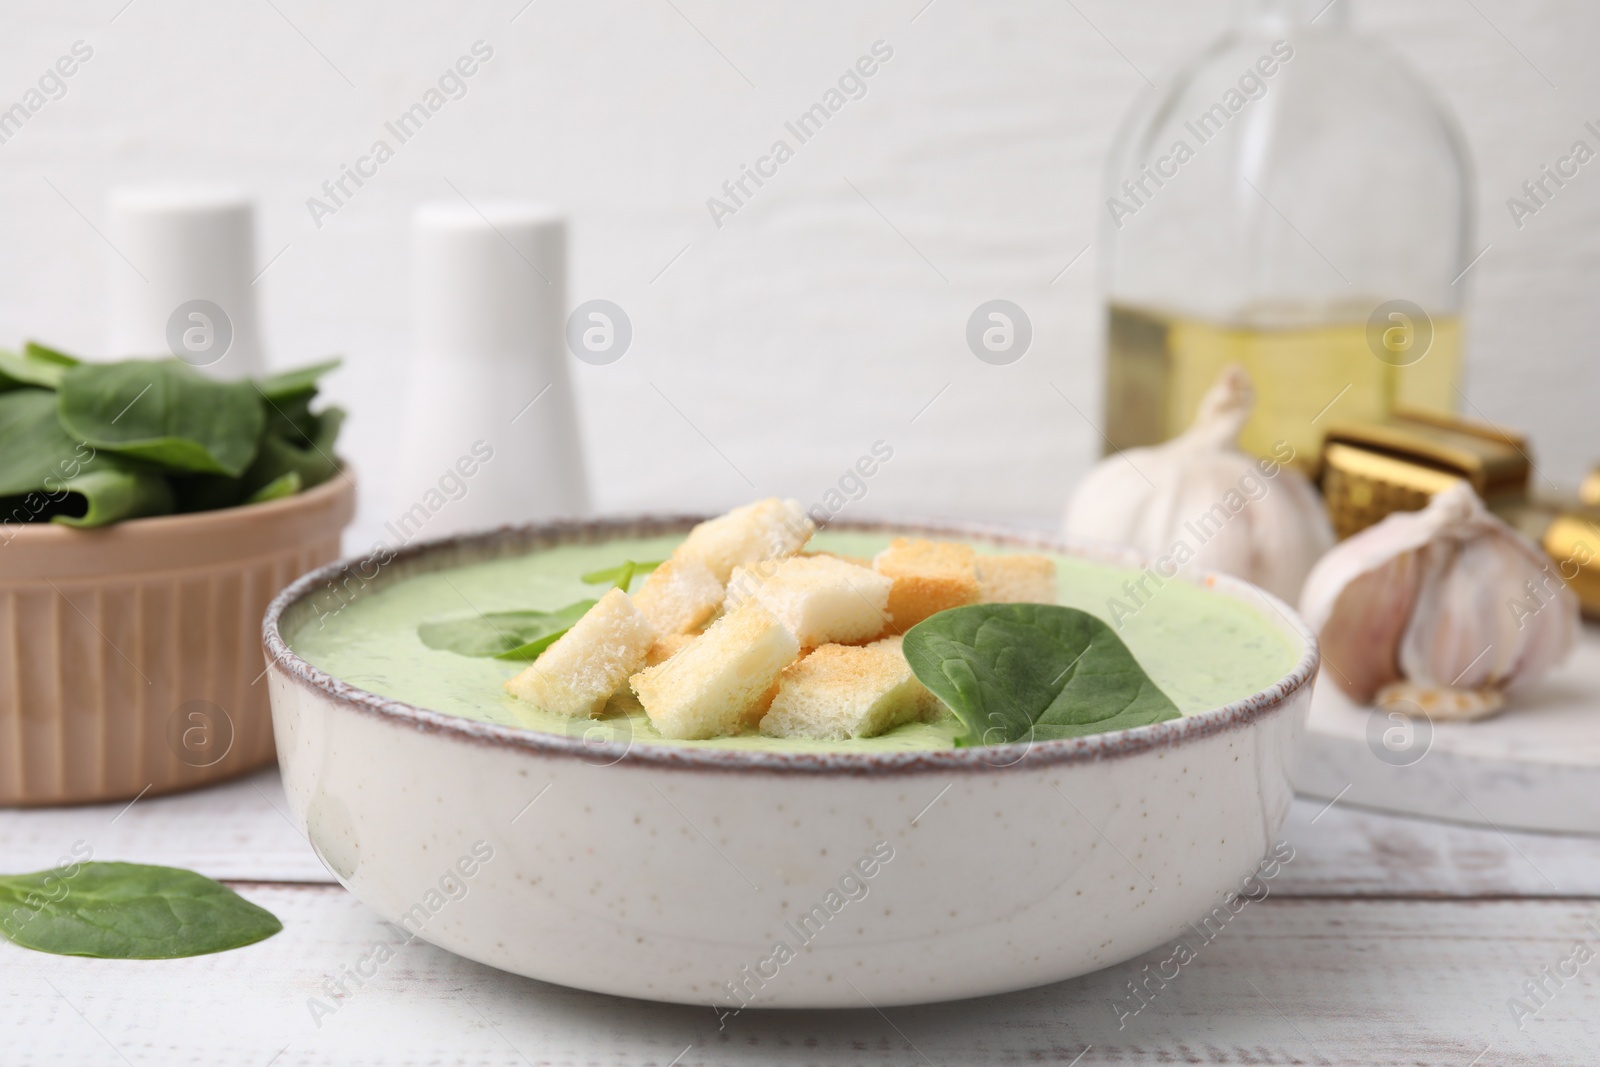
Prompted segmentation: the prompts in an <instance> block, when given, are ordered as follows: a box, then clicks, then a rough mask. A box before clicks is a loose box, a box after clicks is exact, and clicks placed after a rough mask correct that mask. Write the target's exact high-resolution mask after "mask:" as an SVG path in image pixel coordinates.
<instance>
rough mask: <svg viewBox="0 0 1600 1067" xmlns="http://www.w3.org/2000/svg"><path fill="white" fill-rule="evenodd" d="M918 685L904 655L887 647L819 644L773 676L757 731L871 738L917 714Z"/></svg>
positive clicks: (827, 737) (832, 738)
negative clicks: (774, 687) (774, 690)
mask: <svg viewBox="0 0 1600 1067" xmlns="http://www.w3.org/2000/svg"><path fill="white" fill-rule="evenodd" d="M917 687H918V683H917V680H916V678H915V677H913V676H912V674H911V668H909V667H907V666H906V662H905V659H904V657H901V656H897V655H895V654H894V653H893V652H892V651H890V650H887V649H880V648H860V647H853V646H850V645H823V646H822V647H821V648H819V649H817V650H816V651H815V652H813V653H811V655H809V656H807V657H806V658H805V659H803V660H801V661H800V662H798V663H796V664H794V665H793V666H791V667H789V668H788V669H787V670H785V671H784V672H783V673H782V674H781V675H779V676H778V695H777V696H776V697H774V698H773V701H772V707H771V709H769V710H768V711H767V714H766V715H765V716H764V717H763V718H762V720H761V732H762V733H763V734H765V735H767V736H768V737H810V738H816V739H817V740H830V741H843V740H845V739H846V738H849V737H875V736H877V735H878V734H881V733H883V732H884V731H885V730H889V729H892V728H894V727H896V726H899V725H900V724H901V723H905V722H911V721H913V720H915V719H916V718H917V717H918V715H919V714H920V710H921V709H920V707H919V705H918V703H917Z"/></svg>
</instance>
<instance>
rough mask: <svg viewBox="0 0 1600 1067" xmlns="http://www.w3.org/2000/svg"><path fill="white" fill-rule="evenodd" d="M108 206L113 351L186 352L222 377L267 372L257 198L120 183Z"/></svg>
mask: <svg viewBox="0 0 1600 1067" xmlns="http://www.w3.org/2000/svg"><path fill="white" fill-rule="evenodd" d="M109 207H110V213H109V215H110V217H109V221H108V225H107V230H108V237H109V240H110V243H111V245H112V247H113V248H114V249H115V254H114V255H112V256H111V260H110V266H109V269H110V272H111V329H110V338H109V352H110V354H111V355H112V356H113V357H124V356H149V357H160V356H177V357H178V358H179V359H181V360H183V361H184V362H185V363H188V364H189V365H190V366H193V367H195V368H197V369H199V370H200V371H202V372H203V373H206V374H210V375H212V376H214V377H218V378H243V377H247V376H253V375H254V376H259V375H260V374H262V373H263V372H264V370H265V363H264V361H263V359H262V353H261V338H260V334H259V332H258V330H257V325H256V295H255V287H254V284H253V282H254V281H255V278H256V277H257V274H258V272H259V270H260V266H259V265H258V264H257V263H256V242H255V209H254V206H253V205H252V204H251V202H250V198H249V197H248V196H246V195H245V194H243V193H241V192H237V191H234V190H228V189H208V188H179V187H170V188H148V189H117V190H114V191H113V192H112V194H111V197H110V204H109Z"/></svg>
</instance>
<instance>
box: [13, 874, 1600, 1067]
mask: <svg viewBox="0 0 1600 1067" xmlns="http://www.w3.org/2000/svg"><path fill="white" fill-rule="evenodd" d="M240 888H241V890H242V891H243V892H244V893H245V894H246V895H247V896H249V897H250V898H251V899H253V900H255V901H256V902H258V903H260V904H262V905H263V906H265V907H267V908H270V909H271V910H272V911H274V912H275V913H277V914H278V915H279V916H280V917H281V918H282V919H283V921H284V927H285V928H284V931H283V933H281V934H279V935H277V936H276V937H273V938H271V939H270V940H268V941H265V942H262V943H261V944H258V945H255V946H251V947H249V948H245V949H241V950H238V951H235V952H229V953H223V954H220V955H216V956H208V957H200V958H197V959H191V960H176V961H165V962H109V961H104V960H83V959H74V958H67V957H55V956H44V955H39V954H34V953H29V952H26V951H25V950H23V949H18V948H15V947H13V946H9V945H0V1004H4V1005H5V1007H4V1015H5V1018H6V1021H7V1023H8V1025H7V1031H8V1033H7V1037H6V1040H5V1045H4V1051H0V1060H3V1061H4V1062H5V1063H7V1064H26V1065H34V1064H39V1065H45V1064H58V1063H71V1064H81V1065H84V1067H93V1065H100V1064H106V1065H112V1067H115V1065H126V1064H134V1065H139V1067H143V1065H145V1064H151V1065H157V1064H159V1065H172V1064H189V1063H195V1064H201V1063H204V1064H213V1063H227V1064H241V1065H259V1067H266V1065H268V1064H274V1065H275V1067H291V1065H297V1064H305V1065H311V1064H341V1065H357V1064H362V1065H364V1064H387V1065H395V1067H399V1065H422V1064H446V1063H448V1064H484V1065H500V1064H505V1065H514V1064H524V1063H528V1064H591V1063H593V1064H618V1065H656V1067H665V1065H667V1064H676V1065H677V1067H689V1065H692V1064H719V1065H720V1064H818V1063H841V1064H855V1063H860V1064H869V1063H870V1064H880V1063H881V1064H919V1065H920V1064H937V1065H940V1067H943V1065H946V1064H949V1065H972V1064H983V1063H1059V1064H1071V1063H1074V1062H1077V1063H1080V1064H1084V1065H1088V1064H1102V1063H1205V1064H1329V1063H1333V1064H1346V1063H1361V1064H1457V1065H1460V1067H1467V1065H1468V1064H1473V1063H1476V1064H1479V1065H1482V1067H1488V1065H1491V1064H1561V1065H1571V1064H1578V1063H1588V1062H1593V1059H1592V1050H1593V1049H1595V1048H1597V1047H1600V983H1596V982H1595V981H1594V980H1593V976H1592V975H1590V974H1588V973H1587V972H1585V971H1580V972H1579V975H1578V977H1577V978H1576V979H1574V980H1570V981H1567V982H1566V983H1565V985H1564V986H1563V987H1561V988H1559V989H1557V988H1554V987H1552V992H1553V995H1552V996H1551V997H1550V998H1549V1002H1548V1004H1547V1005H1546V1006H1545V1007H1544V1009H1543V1010H1542V1011H1541V1012H1540V1013H1539V1014H1538V1016H1537V1017H1536V1018H1534V1019H1532V1020H1530V1021H1528V1022H1527V1025H1526V1029H1525V1030H1521V1031H1519V1029H1518V1028H1517V1026H1516V1025H1515V1022H1514V1020H1513V1018H1512V1016H1511V1014H1510V1012H1509V1010H1508V1008H1507V1002H1508V1000H1509V999H1510V998H1511V997H1513V996H1517V995H1519V994H1520V993H1521V990H1520V988H1519V987H1520V984H1521V983H1522V981H1523V980H1524V978H1526V977H1528V976H1530V975H1537V974H1538V973H1539V969H1540V968H1541V967H1542V966H1546V965H1548V966H1550V967H1552V968H1554V967H1556V966H1557V964H1558V961H1560V960H1561V959H1563V958H1564V957H1566V956H1568V955H1569V954H1570V953H1571V950H1572V946H1573V944H1574V943H1575V942H1576V941H1578V940H1579V939H1583V940H1585V941H1587V942H1588V943H1590V944H1594V943H1597V942H1600V936H1597V935H1595V934H1594V933H1593V932H1592V931H1591V930H1590V928H1589V927H1587V926H1586V925H1585V922H1586V921H1594V920H1596V919H1600V909H1597V908H1596V907H1595V906H1594V905H1593V904H1591V903H1588V902H1571V901H1553V900H1532V901H1393V900H1372V901H1334V900H1307V899H1300V900H1284V901H1280V900H1276V899H1271V898H1269V899H1268V900H1266V901H1264V902H1262V903H1260V904H1253V905H1250V906H1249V907H1247V908H1246V909H1245V910H1244V911H1243V912H1241V913H1240V915H1239V916H1238V917H1237V918H1236V919H1235V920H1233V922H1232V923H1230V924H1229V926H1227V927H1226V928H1225V929H1223V931H1222V932H1221V933H1220V934H1218V935H1217V936H1216V938H1215V940H1213V941H1212V942H1211V943H1209V944H1204V943H1201V942H1199V941H1198V940H1196V941H1194V943H1193V948H1194V951H1195V958H1194V959H1193V960H1192V961H1191V962H1189V963H1187V964H1186V965H1184V966H1182V967H1181V968H1180V969H1178V971H1177V976H1176V977H1175V978H1173V979H1172V980H1171V981H1170V982H1167V983H1166V984H1165V986H1164V987H1156V986H1152V988H1153V989H1154V990H1155V992H1154V995H1153V996H1152V997H1151V998H1150V1000H1149V1003H1148V1005H1147V1006H1145V1007H1143V1008H1142V1009H1141V1010H1139V1011H1138V1012H1137V1013H1131V1008H1132V1006H1133V1005H1134V1002H1133V1001H1131V1000H1129V999H1127V994H1126V983H1128V982H1129V981H1130V980H1133V979H1136V978H1139V977H1140V974H1141V968H1142V967H1143V966H1144V965H1145V964H1150V965H1152V966H1153V967H1159V965H1160V961H1161V960H1163V959H1165V958H1167V957H1168V956H1170V955H1171V950H1169V949H1162V950H1158V951H1156V952H1153V953H1151V954H1149V955H1147V956H1146V957H1144V958H1143V959H1141V960H1139V961H1135V962H1133V963H1128V964H1124V965H1122V966H1119V967H1114V968H1111V969H1109V970H1107V971H1103V972H1101V973H1099V974H1095V975H1090V976H1087V977H1085V978H1081V979H1076V980H1074V981H1070V982H1064V983H1060V984H1057V985H1053V986H1047V987H1044V988H1041V989H1035V990H1029V991H1026V992H1021V993H1014V994H1010V995H1006V996H998V997H988V998H983V999H979V1000H971V1001H963V1002H958V1003H954V1004H946V1005H933V1006H927V1007H918V1008H891V1009H887V1010H885V1011H883V1012H879V1011H877V1010H875V1009H873V1008H872V1007H870V1006H868V1005H865V1004H863V1006H862V1008H861V1010H859V1011H828V1012H754V1011H751V1012H745V1013H743V1014H742V1015H739V1016H737V1017H733V1018H729V1019H727V1020H725V1024H726V1025H725V1027H724V1028H723V1029H720V1030H719V1028H718V1025H719V1020H718V1018H717V1016H716V1015H715V1013H714V1012H713V1011H712V1010H711V1009H710V1008H709V1007H707V1008H694V1007H676V1006H667V1005H656V1004H647V1003H643V1002H638V1001H625V1000H619V999H616V998H611V997H605V996H599V995H595V994H589V993H582V992H577V991H573V990H566V989H562V988H559V987H557V986H552V985H546V984H544V983H541V982H536V981H532V980H529V979H523V978H518V977H515V976H512V975H508V974H505V973H502V972H498V971H495V970H492V969H490V968H487V967H483V966H480V965H477V964H474V963H470V962H467V961H465V960H462V959H459V958H457V957H454V956H451V955H449V954H448V953H446V952H443V951H441V950H439V949H435V948H433V947H432V946H429V945H425V944H421V943H416V944H412V945H407V946H403V947H397V949H396V955H395V958H394V959H393V960H391V961H390V962H389V963H387V964H386V965H385V966H384V967H382V968H381V969H380V970H379V971H378V973H377V975H376V976H375V977H373V978H372V979H370V980H368V981H367V982H366V983H365V984H364V985H362V986H360V987H359V988H358V987H356V986H354V985H353V984H352V985H351V986H350V987H349V990H350V992H349V995H348V996H346V997H343V998H336V997H330V996H328V995H327V994H326V992H325V990H324V989H323V987H322V983H323V981H324V979H325V977H328V976H332V977H335V978H337V977H338V976H339V975H340V974H341V973H342V968H343V967H353V966H354V965H355V964H356V962H357V961H358V960H360V959H362V958H364V957H366V956H367V955H368V953H369V952H370V951H371V947H372V946H373V945H375V944H379V943H384V944H393V943H394V942H395V940H396V935H395V933H394V932H393V930H392V928H390V927H387V926H385V925H384V924H382V923H381V922H379V921H378V920H377V919H376V917H375V916H373V914H372V913H371V912H370V911H368V910H367V909H366V908H365V907H363V906H362V905H361V904H359V903H358V902H356V901H355V900H353V899H352V898H351V897H350V896H349V895H348V894H346V893H344V892H343V891H342V890H339V889H337V888H334V887H310V886H264V885H242V886H240ZM1590 966H1591V967H1600V963H1591V964H1590ZM1169 973H1170V971H1169ZM313 997H320V998H322V1001H323V1003H325V1004H326V1005H328V1006H329V1007H330V1008H333V1009H334V1010H333V1011H332V1013H331V1014H325V1015H323V1016H322V1018H321V1019H320V1023H321V1025H320V1026H319V1025H318V1020H316V1019H314V1018H313V1015H312V1012H311V1010H310V1007H309V1006H308V1005H309V1003H310V998H313ZM1119 1003H1120V1004H1121V1005H1122V1007H1121V1009H1120V1010H1119V1008H1118V1007H1116V1005H1118V1004H1119ZM1125 1013H1131V1014H1125ZM1119 1023H1121V1025H1120V1026H1119ZM1486 1049H1487V1052H1485V1050H1486ZM1080 1056H1081V1058H1079V1057H1080Z"/></svg>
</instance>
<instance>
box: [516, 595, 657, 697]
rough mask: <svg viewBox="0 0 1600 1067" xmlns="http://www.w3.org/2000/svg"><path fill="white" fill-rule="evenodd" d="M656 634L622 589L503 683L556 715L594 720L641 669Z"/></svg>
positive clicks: (592, 609) (586, 613)
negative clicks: (519, 672)
mask: <svg viewBox="0 0 1600 1067" xmlns="http://www.w3.org/2000/svg"><path fill="white" fill-rule="evenodd" d="M655 639H656V634H655V631H654V630H653V629H652V628H651V626H650V620H648V619H646V618H645V617H644V616H643V615H642V614H640V612H639V610H638V609H637V608H635V607H634V606H633V600H632V598H630V597H629V596H628V594H627V593H624V592H623V591H622V590H620V589H613V590H611V591H610V592H608V593H606V595H605V596H603V597H601V598H600V600H599V601H598V602H597V603H596V604H595V606H594V607H592V608H590V609H589V610H588V611H586V612H584V614H583V617H582V618H581V619H579V620H578V621H577V622H575V623H573V624H572V628H571V629H570V630H568V631H567V632H566V633H564V634H562V635H561V636H560V637H559V638H557V639H556V641H555V643H554V644H552V645H551V646H550V647H549V648H547V649H545V650H544V652H543V653H542V654H541V655H540V656H539V658H538V659H536V660H534V661H533V662H532V663H530V664H528V667H527V669H525V670H524V671H523V672H522V673H521V674H519V675H517V676H516V677H515V678H512V679H510V680H509V681H507V682H506V689H507V690H508V691H509V692H510V693H511V695H512V696H514V697H516V698H517V699H519V700H526V701H527V702H528V703H530V704H533V705H535V706H537V707H540V708H543V709H544V710H545V711H548V712H551V713H552V714H555V715H566V716H569V717H571V718H574V719H582V718H593V717H594V716H596V715H598V714H600V712H601V711H602V710H604V708H605V706H606V700H607V698H609V697H610V696H611V694H612V693H614V692H616V691H617V690H618V689H620V688H621V687H622V686H623V685H624V684H625V683H626V682H627V680H628V676H629V675H631V674H632V673H633V672H635V671H637V670H639V669H640V668H641V667H643V666H644V662H645V655H646V654H647V653H648V652H649V650H650V645H651V643H652V642H654V641H655Z"/></svg>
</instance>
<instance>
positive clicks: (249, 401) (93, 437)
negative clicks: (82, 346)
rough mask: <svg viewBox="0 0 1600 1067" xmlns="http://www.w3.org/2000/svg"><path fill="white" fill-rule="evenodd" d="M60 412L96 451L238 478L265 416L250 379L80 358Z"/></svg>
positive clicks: (67, 426)
mask: <svg viewBox="0 0 1600 1067" xmlns="http://www.w3.org/2000/svg"><path fill="white" fill-rule="evenodd" d="M57 415H58V416H59V418H60V420H61V426H62V428H63V429H64V430H66V431H67V433H69V434H71V435H73V436H74V437H77V438H78V439H80V440H83V441H85V442H87V443H89V444H90V445H93V446H94V447H95V448H97V449H105V450H107V451H111V452H116V453H120V454H122V455H125V456H132V457H136V458H138V459H143V460H147V461H149V462H152V463H159V464H161V465H163V466H166V467H172V468H176V469H178V470H189V471H205V472H210V473H215V474H227V475H232V476H237V475H239V474H241V473H243V472H244V470H245V468H246V467H248V466H249V465H250V461H251V460H253V459H254V458H255V455H256V450H257V447H258V445H259V442H260V437H261V430H262V427H263V426H264V425H265V422H266V415H265V412H264V410H263V407H262V403H261V396H260V394H259V393H258V392H257V390H256V386H255V385H254V384H252V383H250V382H220V381H214V380H212V379H210V378H207V377H205V376H204V375H202V374H200V373H199V372H198V371H196V370H194V368H192V367H190V366H188V365H187V364H184V363H180V362H179V361H177V360H137V359H134V360H125V361H123V362H120V363H80V364H79V365H78V366H76V367H73V368H71V369H70V370H68V371H67V372H66V374H65V375H64V376H63V377H62V379H61V386H60V396H59V399H58V407H57Z"/></svg>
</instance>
